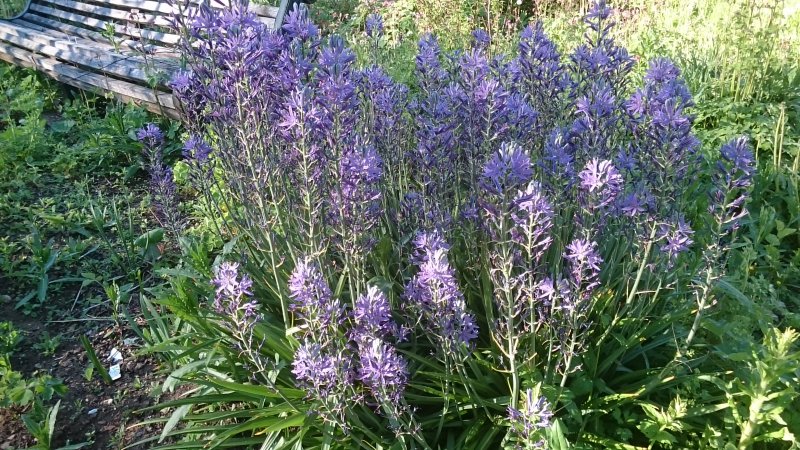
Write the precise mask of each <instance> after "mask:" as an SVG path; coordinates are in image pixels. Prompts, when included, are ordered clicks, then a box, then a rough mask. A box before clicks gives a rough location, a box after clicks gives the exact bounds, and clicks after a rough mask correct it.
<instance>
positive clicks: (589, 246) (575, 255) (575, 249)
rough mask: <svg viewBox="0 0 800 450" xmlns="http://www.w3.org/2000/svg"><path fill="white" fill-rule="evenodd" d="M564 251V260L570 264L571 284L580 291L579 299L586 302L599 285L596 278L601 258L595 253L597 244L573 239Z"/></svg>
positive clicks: (598, 273)
mask: <svg viewBox="0 0 800 450" xmlns="http://www.w3.org/2000/svg"><path fill="white" fill-rule="evenodd" d="M566 250H567V253H566V255H565V256H564V259H566V260H567V261H569V263H570V269H571V270H570V275H571V279H572V283H573V284H574V285H575V288H576V289H577V290H579V291H580V293H581V299H582V300H588V299H589V298H590V297H591V295H592V291H594V289H595V288H596V287H597V286H599V285H600V281H599V280H598V277H599V275H600V264H602V263H603V258H601V257H600V255H599V254H598V253H597V242H594V241H589V240H587V239H575V240H573V241H572V242H571V243H570V244H569V245H567V249H566ZM572 306H573V307H574V305H572Z"/></svg>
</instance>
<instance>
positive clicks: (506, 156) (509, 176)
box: [482, 142, 533, 195]
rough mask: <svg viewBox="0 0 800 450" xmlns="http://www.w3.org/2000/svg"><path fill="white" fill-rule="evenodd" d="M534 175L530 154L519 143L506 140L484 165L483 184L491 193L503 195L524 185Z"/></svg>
mask: <svg viewBox="0 0 800 450" xmlns="http://www.w3.org/2000/svg"><path fill="white" fill-rule="evenodd" d="M532 176H533V168H532V167H531V158H530V157H529V156H528V154H527V153H526V152H525V151H524V150H522V147H520V146H519V145H517V144H515V143H513V142H506V143H503V144H502V145H501V146H500V150H498V151H497V153H495V154H494V155H493V156H492V158H491V159H490V160H489V161H488V162H487V163H486V165H485V166H484V167H483V179H482V184H483V187H484V188H485V189H487V190H488V191H490V192H491V193H493V194H496V195H502V193H503V192H508V191H509V190H512V189H518V188H520V187H522V186H524V185H525V184H527V183H528V181H530V179H531V177H532Z"/></svg>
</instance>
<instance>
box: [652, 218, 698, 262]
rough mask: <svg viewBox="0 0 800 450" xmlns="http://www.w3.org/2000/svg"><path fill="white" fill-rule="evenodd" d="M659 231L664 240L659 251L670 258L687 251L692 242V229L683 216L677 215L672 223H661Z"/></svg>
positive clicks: (672, 258)
mask: <svg viewBox="0 0 800 450" xmlns="http://www.w3.org/2000/svg"><path fill="white" fill-rule="evenodd" d="M659 231H660V233H659V234H660V237H661V238H662V239H664V240H665V243H664V245H662V246H661V251H662V252H664V253H666V254H667V255H669V258H670V259H671V260H674V259H675V258H676V257H677V256H678V254H680V253H683V252H686V251H688V250H689V247H690V246H691V245H692V244H693V243H694V241H693V240H692V235H693V234H694V231H693V230H692V227H691V225H689V224H688V223H686V220H685V219H684V218H683V216H680V217H678V220H676V221H675V222H674V223H670V224H664V225H661V227H660V230H659Z"/></svg>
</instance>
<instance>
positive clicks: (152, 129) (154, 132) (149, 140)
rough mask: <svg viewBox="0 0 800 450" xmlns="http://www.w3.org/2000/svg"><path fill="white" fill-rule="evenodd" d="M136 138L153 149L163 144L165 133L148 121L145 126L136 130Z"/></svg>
mask: <svg viewBox="0 0 800 450" xmlns="http://www.w3.org/2000/svg"><path fill="white" fill-rule="evenodd" d="M136 139H138V140H139V142H141V143H142V144H144V145H145V146H147V147H150V148H151V149H153V148H156V147H159V146H161V144H163V143H164V133H162V132H161V129H160V128H158V125H156V124H154V123H148V124H147V125H145V126H144V127H143V128H140V129H139V130H137V131H136Z"/></svg>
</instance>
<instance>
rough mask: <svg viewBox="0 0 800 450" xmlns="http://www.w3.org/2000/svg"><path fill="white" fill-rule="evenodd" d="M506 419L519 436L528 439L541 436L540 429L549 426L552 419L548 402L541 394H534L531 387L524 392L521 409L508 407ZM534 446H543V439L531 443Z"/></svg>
mask: <svg viewBox="0 0 800 450" xmlns="http://www.w3.org/2000/svg"><path fill="white" fill-rule="evenodd" d="M508 419H509V420H510V421H511V426H512V428H513V430H514V431H515V432H516V433H517V434H518V436H519V438H521V439H522V440H524V441H530V440H531V439H534V438H541V436H540V435H539V434H538V433H539V432H540V431H542V430H544V429H546V428H549V427H550V425H551V424H552V420H553V411H552V409H551V406H550V403H549V402H548V401H547V399H546V398H544V397H542V396H536V395H534V392H533V390H532V389H528V390H527V391H526V392H525V397H524V398H523V404H522V409H516V408H514V407H513V406H509V407H508ZM533 445H534V447H535V448H539V447H544V440H540V441H538V442H535V443H533Z"/></svg>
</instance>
